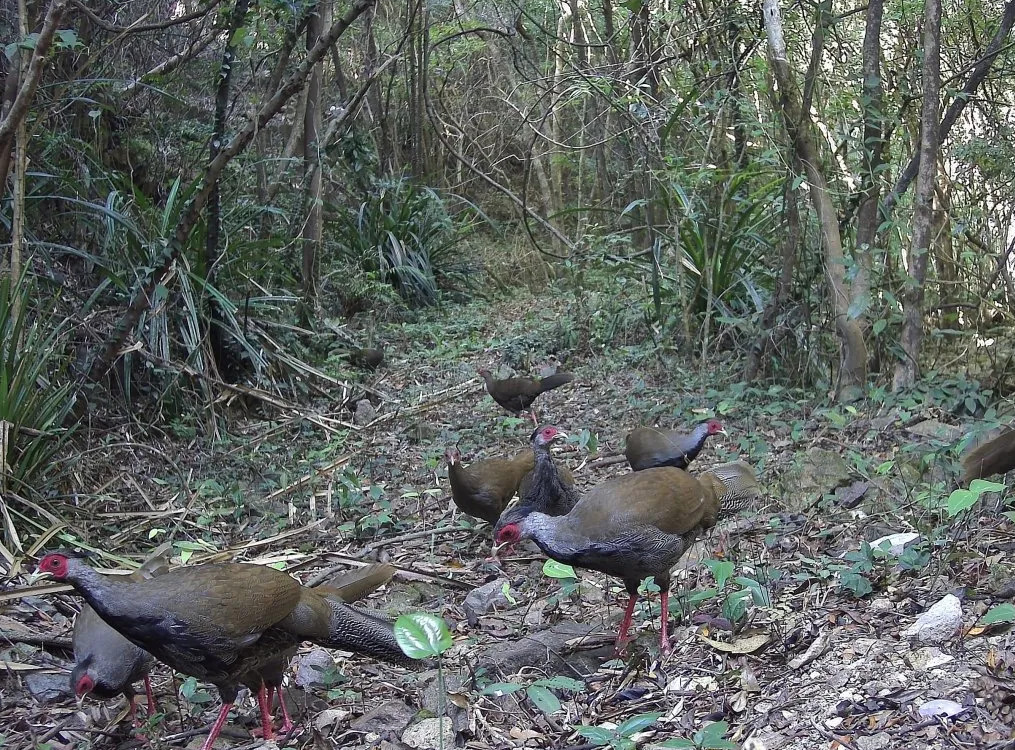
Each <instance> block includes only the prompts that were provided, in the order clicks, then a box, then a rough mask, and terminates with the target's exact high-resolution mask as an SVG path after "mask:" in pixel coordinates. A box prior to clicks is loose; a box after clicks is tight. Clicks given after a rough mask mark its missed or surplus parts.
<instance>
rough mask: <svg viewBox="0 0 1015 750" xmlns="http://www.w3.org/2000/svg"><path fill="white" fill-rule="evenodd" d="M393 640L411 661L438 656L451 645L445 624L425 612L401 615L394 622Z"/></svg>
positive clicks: (449, 634)
mask: <svg viewBox="0 0 1015 750" xmlns="http://www.w3.org/2000/svg"><path fill="white" fill-rule="evenodd" d="M395 640H396V641H398V645H399V647H401V649H402V651H403V652H405V655H406V656H408V657H410V658H412V659H426V658H429V657H431V656H440V655H441V654H443V653H444V652H445V651H447V650H448V649H449V648H451V645H452V643H453V641H452V640H451V632H450V631H449V630H448V626H447V623H445V622H444V620H442V619H441V618H439V617H435V616H434V615H430V614H427V613H425V612H415V613H412V614H408V615H402V616H401V617H399V618H398V619H397V620H395Z"/></svg>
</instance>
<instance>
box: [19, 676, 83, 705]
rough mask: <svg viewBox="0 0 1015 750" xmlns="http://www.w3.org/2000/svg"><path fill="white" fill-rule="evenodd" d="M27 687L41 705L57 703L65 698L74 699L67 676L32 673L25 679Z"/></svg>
mask: <svg viewBox="0 0 1015 750" xmlns="http://www.w3.org/2000/svg"><path fill="white" fill-rule="evenodd" d="M25 687H26V688H28V692H29V693H30V694H31V696H32V697H33V698H35V700H37V701H39V702H40V703H56V702H57V701H62V700H64V699H65V698H72V697H74V693H73V691H71V689H70V682H69V681H68V679H67V675H65V674H52V673H50V672H32V673H31V674H29V675H27V676H26V677H25Z"/></svg>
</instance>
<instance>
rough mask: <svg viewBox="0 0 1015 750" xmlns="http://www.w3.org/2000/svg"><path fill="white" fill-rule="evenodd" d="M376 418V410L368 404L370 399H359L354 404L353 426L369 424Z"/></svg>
mask: <svg viewBox="0 0 1015 750" xmlns="http://www.w3.org/2000/svg"><path fill="white" fill-rule="evenodd" d="M376 418H377V410H376V409H375V408H374V405H373V404H371V403H370V399H366V398H364V399H360V400H359V401H357V402H356V413H355V414H353V417H352V421H353V424H358V425H364V424H370V423H371V422H373V421H374V420H375V419H376Z"/></svg>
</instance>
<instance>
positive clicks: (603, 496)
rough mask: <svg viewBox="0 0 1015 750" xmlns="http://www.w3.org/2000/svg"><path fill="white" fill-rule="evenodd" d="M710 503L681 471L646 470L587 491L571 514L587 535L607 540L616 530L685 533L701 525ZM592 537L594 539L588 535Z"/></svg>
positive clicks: (693, 481) (695, 482)
mask: <svg viewBox="0 0 1015 750" xmlns="http://www.w3.org/2000/svg"><path fill="white" fill-rule="evenodd" d="M707 507H708V504H707V502H706V498H705V492H704V489H703V488H702V486H701V484H699V483H698V481H697V480H696V479H694V477H692V476H691V475H689V474H688V473H687V472H684V471H682V470H680V469H674V468H671V467H663V468H657V469H646V470H644V471H639V472H635V473H633V474H625V475H623V476H620V477H617V478H615V479H611V480H609V481H607V482H603V483H602V484H599V485H597V486H596V487H594V488H592V490H590V491H589V492H587V493H586V494H585V495H584V496H583V497H582V499H581V501H580V502H579V503H578V505H576V506H575V508H574V510H573V511H572V513H573V514H575V516H576V521H577V522H578V524H579V526H580V528H582V529H583V530H585V533H587V534H588V531H589V530H592V531H594V533H595V536H598V537H600V538H608V537H609V536H610V535H611V533H617V530H618V529H620V530H622V529H625V528H633V527H646V526H650V527H654V528H656V529H658V530H659V531H661V532H662V533H664V534H671V535H673V534H675V535H680V534H686V533H688V532H690V531H691V530H693V529H694V528H695V527H697V526H698V525H700V524H701V521H702V518H703V516H704V514H705V512H706V510H707ZM589 536H590V537H591V538H595V537H594V536H593V535H592V534H589Z"/></svg>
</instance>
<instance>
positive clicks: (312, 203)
mask: <svg viewBox="0 0 1015 750" xmlns="http://www.w3.org/2000/svg"><path fill="white" fill-rule="evenodd" d="M325 2H326V0H320V1H319V2H318V3H317V6H316V7H315V8H314V9H313V10H312V11H311V13H310V20H309V22H308V23H307V49H308V50H311V49H313V48H314V47H315V46H316V45H317V44H318V42H319V41H320V39H321V34H323V33H324V15H325V12H326V8H325V7H324V3H325ZM320 132H321V64H320V62H318V63H317V64H315V65H314V67H313V68H311V70H310V78H309V79H308V81H307V102H306V109H305V110H304V115H303V175H304V185H303V190H304V196H305V199H304V201H303V205H304V206H305V207H306V219H305V220H304V222H303V232H302V235H303V236H302V240H303V241H302V250H303V257H302V261H303V262H302V268H301V273H302V277H303V279H302V280H303V304H302V311H301V318H302V322H303V324H304V325H305V326H307V325H308V324H309V323H310V321H312V320H313V319H314V317H315V315H316V311H317V257H318V251H319V249H320V246H321V238H322V237H323V234H324V213H323V210H322V208H323V207H322V202H323V196H322V194H321V187H322V184H323V181H322V175H321V150H320V143H319V142H318V139H319V137H320Z"/></svg>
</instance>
